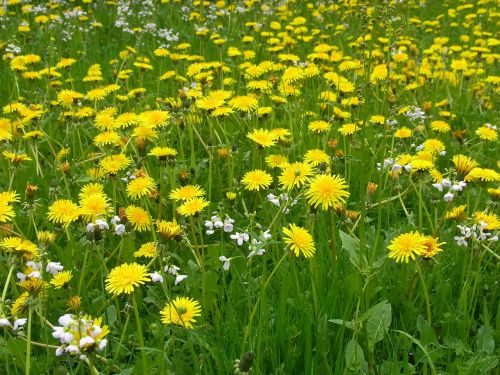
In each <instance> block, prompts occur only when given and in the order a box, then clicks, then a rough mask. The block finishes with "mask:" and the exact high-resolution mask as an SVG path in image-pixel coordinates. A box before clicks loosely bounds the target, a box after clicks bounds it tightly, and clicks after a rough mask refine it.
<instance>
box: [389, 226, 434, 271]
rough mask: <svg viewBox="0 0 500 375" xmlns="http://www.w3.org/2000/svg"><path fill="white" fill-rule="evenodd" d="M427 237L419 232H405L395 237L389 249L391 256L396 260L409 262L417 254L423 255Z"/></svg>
mask: <svg viewBox="0 0 500 375" xmlns="http://www.w3.org/2000/svg"><path fill="white" fill-rule="evenodd" d="M426 240H427V239H426V237H425V236H423V235H421V234H420V233H418V232H409V233H403V234H400V235H399V236H397V237H396V238H393V239H392V241H391V243H390V245H389V246H388V247H387V248H388V249H389V258H391V259H395V260H396V262H405V263H408V261H409V259H410V258H411V259H415V255H422V254H423V253H425V250H426Z"/></svg>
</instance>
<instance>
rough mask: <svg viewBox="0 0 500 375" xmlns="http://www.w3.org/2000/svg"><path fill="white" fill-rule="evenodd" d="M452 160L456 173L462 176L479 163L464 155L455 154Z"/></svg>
mask: <svg viewBox="0 0 500 375" xmlns="http://www.w3.org/2000/svg"><path fill="white" fill-rule="evenodd" d="M452 161H453V164H454V165H455V169H456V170H457V172H458V174H459V175H461V176H462V177H463V176H466V175H467V174H468V173H469V172H470V171H471V170H472V169H473V168H475V167H477V166H478V165H479V164H478V162H477V161H475V160H474V159H471V158H470V157H468V156H465V155H455V156H453V159H452Z"/></svg>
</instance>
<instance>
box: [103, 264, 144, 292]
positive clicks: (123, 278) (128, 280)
mask: <svg viewBox="0 0 500 375" xmlns="http://www.w3.org/2000/svg"><path fill="white" fill-rule="evenodd" d="M149 280H151V279H150V277H149V274H148V269H147V267H146V266H143V265H142V264H137V263H124V264H122V265H120V266H117V267H115V268H113V269H112V270H111V272H110V273H109V275H108V277H107V278H106V290H107V291H108V292H109V293H111V294H114V295H116V296H118V295H120V294H130V293H132V292H133V291H134V289H135V288H136V287H137V286H139V285H142V284H144V283H145V282H147V281H149Z"/></svg>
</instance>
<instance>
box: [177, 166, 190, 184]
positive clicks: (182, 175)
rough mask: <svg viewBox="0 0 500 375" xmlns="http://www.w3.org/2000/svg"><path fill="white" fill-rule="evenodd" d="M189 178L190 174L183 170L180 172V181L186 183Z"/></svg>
mask: <svg viewBox="0 0 500 375" xmlns="http://www.w3.org/2000/svg"><path fill="white" fill-rule="evenodd" d="M188 178H189V172H188V171H186V170H185V169H183V170H182V171H180V172H179V180H181V182H184V181H186V180H187V179H188Z"/></svg>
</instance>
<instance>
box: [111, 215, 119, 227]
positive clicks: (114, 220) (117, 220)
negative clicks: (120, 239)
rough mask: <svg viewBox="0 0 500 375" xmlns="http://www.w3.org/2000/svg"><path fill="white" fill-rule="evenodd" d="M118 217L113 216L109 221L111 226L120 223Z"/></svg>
mask: <svg viewBox="0 0 500 375" xmlns="http://www.w3.org/2000/svg"><path fill="white" fill-rule="evenodd" d="M120 221H121V220H120V217H119V216H113V218H112V219H111V224H113V225H116V224H118V223H119V222H120Z"/></svg>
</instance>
